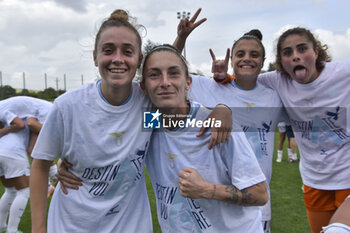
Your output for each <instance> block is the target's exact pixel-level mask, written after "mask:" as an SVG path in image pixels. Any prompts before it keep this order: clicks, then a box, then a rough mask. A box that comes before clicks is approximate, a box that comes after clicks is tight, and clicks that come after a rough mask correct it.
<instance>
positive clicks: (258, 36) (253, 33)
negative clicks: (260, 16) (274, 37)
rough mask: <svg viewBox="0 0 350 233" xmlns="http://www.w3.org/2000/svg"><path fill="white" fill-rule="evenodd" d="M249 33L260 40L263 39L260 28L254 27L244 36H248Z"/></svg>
mask: <svg viewBox="0 0 350 233" xmlns="http://www.w3.org/2000/svg"><path fill="white" fill-rule="evenodd" d="M247 35H248V36H254V37H256V38H258V39H259V40H262V37H263V36H262V34H261V32H260V30H258V29H252V30H250V31H249V32H247V33H245V34H244V35H243V36H247Z"/></svg>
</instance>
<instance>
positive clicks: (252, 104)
mask: <svg viewBox="0 0 350 233" xmlns="http://www.w3.org/2000/svg"><path fill="white" fill-rule="evenodd" d="M243 103H244V104H245V105H247V107H248V108H247V112H250V110H251V109H250V108H251V107H253V106H254V105H256V103H249V102H245V101H244V102H243Z"/></svg>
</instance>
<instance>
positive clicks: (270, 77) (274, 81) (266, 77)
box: [258, 71, 279, 90]
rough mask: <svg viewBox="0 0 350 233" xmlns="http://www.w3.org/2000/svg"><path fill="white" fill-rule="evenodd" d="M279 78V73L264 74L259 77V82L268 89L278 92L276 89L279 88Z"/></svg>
mask: <svg viewBox="0 0 350 233" xmlns="http://www.w3.org/2000/svg"><path fill="white" fill-rule="evenodd" d="M278 76H279V75H278V73H277V71H271V72H266V73H262V74H259V76H258V82H259V83H261V84H262V85H264V86H266V87H269V88H272V89H274V90H277V89H276V88H277V86H278Z"/></svg>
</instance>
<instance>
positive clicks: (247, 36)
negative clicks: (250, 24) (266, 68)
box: [231, 29, 265, 59]
mask: <svg viewBox="0 0 350 233" xmlns="http://www.w3.org/2000/svg"><path fill="white" fill-rule="evenodd" d="M262 38H263V36H262V34H261V32H260V31H259V30H258V29H252V30H250V31H249V32H247V33H244V35H243V36H242V37H240V38H239V39H238V40H236V41H235V42H234V43H233V45H232V49H231V58H232V56H233V49H234V48H235V47H236V45H237V43H238V42H239V41H241V40H255V41H257V42H258V44H259V45H260V46H261V48H262V51H263V54H262V55H263V56H262V57H263V59H265V47H264V45H263V44H262V42H261V40H262Z"/></svg>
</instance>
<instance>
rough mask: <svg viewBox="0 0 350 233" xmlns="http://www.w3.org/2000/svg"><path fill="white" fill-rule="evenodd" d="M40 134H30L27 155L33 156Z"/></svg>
mask: <svg viewBox="0 0 350 233" xmlns="http://www.w3.org/2000/svg"><path fill="white" fill-rule="evenodd" d="M38 136H39V135H38V134H37V133H34V132H30V137H29V144H28V148H27V153H28V155H31V154H32V151H33V148H34V146H35V143H36V140H37V139H38Z"/></svg>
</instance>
